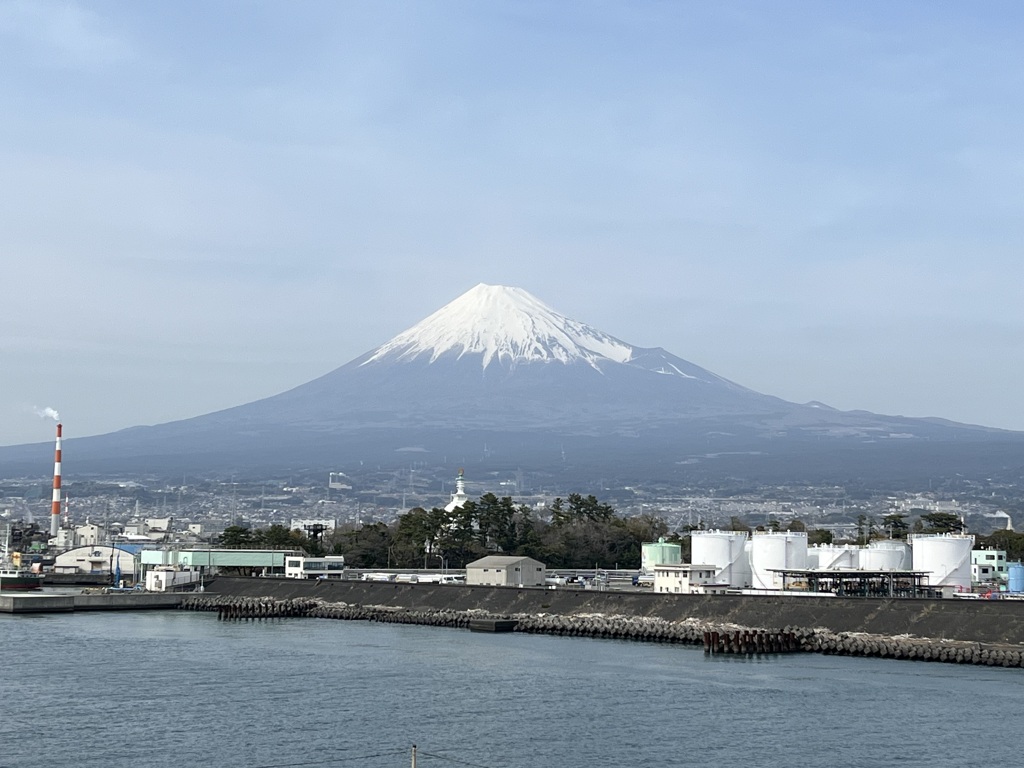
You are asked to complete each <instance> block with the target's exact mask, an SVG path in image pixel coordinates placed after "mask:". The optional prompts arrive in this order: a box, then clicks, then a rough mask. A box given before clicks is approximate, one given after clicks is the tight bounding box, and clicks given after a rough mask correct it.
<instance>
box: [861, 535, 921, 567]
mask: <svg viewBox="0 0 1024 768" xmlns="http://www.w3.org/2000/svg"><path fill="white" fill-rule="evenodd" d="M860 567H861V569H862V570H865V571H909V570H912V568H911V560H910V547H909V546H908V545H907V543H906V542H905V541H897V540H896V539H891V540H889V539H887V540H884V541H872V542H871V543H870V544H868V545H867V546H866V547H865V548H864V549H863V550H861V553H860Z"/></svg>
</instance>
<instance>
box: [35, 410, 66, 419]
mask: <svg viewBox="0 0 1024 768" xmlns="http://www.w3.org/2000/svg"><path fill="white" fill-rule="evenodd" d="M36 415H37V416H39V417H41V418H44V419H53V420H54V421H60V414H59V413H57V411H55V410H54V409H53V408H50V407H46V408H36Z"/></svg>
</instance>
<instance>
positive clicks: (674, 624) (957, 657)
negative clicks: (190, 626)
mask: <svg viewBox="0 0 1024 768" xmlns="http://www.w3.org/2000/svg"><path fill="white" fill-rule="evenodd" d="M181 607H182V608H184V609H185V610H191V611H216V612H217V618H218V620H223V621H264V620H270V621H273V620H276V619H282V618H291V617H308V618H319V619H340V620H344V621H373V622H379V623H384V624H418V625H421V626H431V627H449V628H460V629H470V630H474V629H475V630H477V631H484V630H486V631H492V632H493V631H505V632H507V631H514V632H527V633H535V634H548V635H563V636H568V637H591V638H602V639H612V640H639V641H644V642H658V643H681V644H687V645H703V646H704V651H705V653H710V654H736V655H755V654H756V655H762V654H776V653H800V652H804V653H823V654H836V655H842V656H875V657H879V658H888V659H906V660H914V661H938V662H945V663H951V664H976V665H985V666H1000V667H1017V668H1019V667H1021V666H1024V646H1022V645H1012V644H1004V643H1000V644H983V643H977V642H966V641H959V640H936V639H930V638H920V637H912V636H909V635H905V634H904V635H896V636H886V635H873V634H865V633H862V632H839V633H837V632H832V631H831V630H829V629H825V628H822V627H813V628H807V627H793V626H786V627H782V628H774V629H771V628H765V627H742V626H737V625H735V624H729V623H721V622H710V621H704V620H701V619H694V618H687V619H683V620H682V621H668V620H666V619H662V618H657V617H650V616H644V617H637V616H625V615H609V614H603V613H578V614H572V615H565V616H562V615H555V614H548V613H540V614H531V613H512V614H493V613H490V612H488V611H485V610H481V609H479V608H473V609H470V610H466V611H453V610H447V609H445V610H436V609H428V610H414V609H409V608H397V607H390V606H382V605H353V604H350V603H346V602H328V601H326V600H324V599H323V598H322V597H289V598H284V599H277V598H273V597H265V596H264V597H245V596H238V595H235V596H228V595H214V594H204V595H196V596H193V597H188V598H186V599H185V601H184V602H183V603H182V606H181Z"/></svg>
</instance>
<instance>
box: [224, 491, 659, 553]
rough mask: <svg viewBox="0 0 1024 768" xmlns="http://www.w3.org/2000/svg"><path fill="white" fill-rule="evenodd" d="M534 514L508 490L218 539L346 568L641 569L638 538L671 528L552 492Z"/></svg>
mask: <svg viewBox="0 0 1024 768" xmlns="http://www.w3.org/2000/svg"><path fill="white" fill-rule="evenodd" d="M547 511H548V512H549V513H550V517H549V518H548V519H545V518H541V517H540V516H539V515H538V514H537V513H536V512H535V511H534V510H533V509H531V508H530V507H529V506H527V505H525V504H516V503H514V502H513V500H512V498H511V497H509V496H503V497H500V498H499V497H498V496H495V495H494V494H493V493H487V494H484V495H483V496H481V497H480V498H479V500H477V501H467V502H466V503H465V504H464V505H463V506H462V507H456V508H455V509H453V510H451V511H450V512H449V511H447V510H445V509H441V508H438V507H434V508H433V509H430V510H426V509H423V508H422V507H416V508H414V509H411V510H409V511H408V512H406V513H405V514H403V515H401V516H399V518H398V519H397V520H396V521H395V522H393V523H391V524H390V525H389V524H387V523H381V522H377V523H367V524H365V525H362V526H358V527H356V526H351V525H350V526H345V527H342V528H339V529H337V530H335V531H333V532H330V533H327V534H325V535H324V536H323V537H322V538H319V537H312V536H309V535H307V534H306V533H304V532H301V531H297V530H295V531H290V530H288V529H287V528H286V527H285V526H283V525H272V526H270V527H269V528H266V529H250V528H247V527H245V526H230V527H228V528H226V529H225V530H224V532H223V533H222V534H221V536H220V537H219V539H218V541H217V544H218V545H219V546H222V547H227V548H253V549H263V548H266V549H302V550H304V551H306V552H307V553H308V554H310V555H313V556H320V555H326V554H339V555H344V556H345V564H346V565H348V566H349V567H352V568H439V569H440V568H443V567H447V568H465V567H466V564H467V563H470V562H472V561H474V560H477V559H479V558H481V557H484V556H485V555H494V554H498V555H522V556H526V557H532V558H534V559H536V560H539V561H541V562H542V563H544V564H545V565H547V567H549V568H594V567H598V568H624V569H627V568H628V569H637V568H639V567H640V555H641V551H642V545H643V544H644V542H649V541H656V540H657V539H658V537H661V536H664V537H665V538H666V540H669V541H679V537H678V536H677V535H674V534H670V533H669V531H668V525H667V524H666V523H665V522H664V521H663V520H661V519H660V518H658V517H655V516H653V515H639V516H636V517H629V518H622V517H620V516H619V515H617V514H616V512H615V510H614V509H613V508H612V507H611V506H610V505H608V504H605V503H602V502H600V501H598V499H597V498H596V497H594V496H592V495H590V496H583V495H581V494H578V493H572V494H569V495H568V496H567V497H566V498H565V499H562V498H557V499H555V501H554V502H553V503H552V504H551V506H550V507H549V508H548V510H547Z"/></svg>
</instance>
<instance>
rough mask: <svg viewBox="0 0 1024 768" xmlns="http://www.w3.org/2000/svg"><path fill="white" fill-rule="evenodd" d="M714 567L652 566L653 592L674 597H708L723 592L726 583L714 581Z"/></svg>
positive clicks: (696, 565)
mask: <svg viewBox="0 0 1024 768" xmlns="http://www.w3.org/2000/svg"><path fill="white" fill-rule="evenodd" d="M717 571H718V568H716V567H715V566H714V565H700V564H690V563H682V564H679V565H667V564H658V565H656V566H654V591H655V592H667V593H670V594H676V595H710V594H716V593H721V592H725V590H726V589H728V588H729V584H728V583H720V582H718V581H716V578H715V574H716V573H717Z"/></svg>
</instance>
